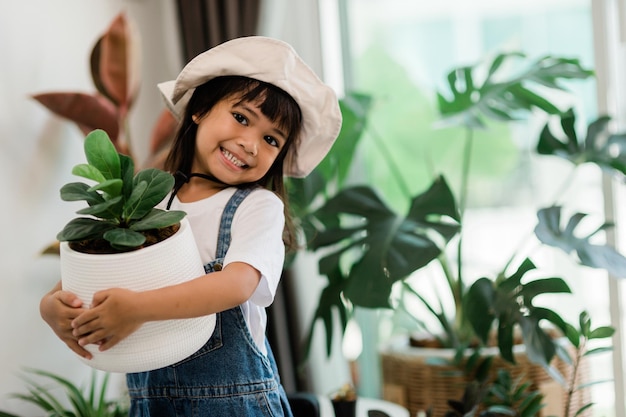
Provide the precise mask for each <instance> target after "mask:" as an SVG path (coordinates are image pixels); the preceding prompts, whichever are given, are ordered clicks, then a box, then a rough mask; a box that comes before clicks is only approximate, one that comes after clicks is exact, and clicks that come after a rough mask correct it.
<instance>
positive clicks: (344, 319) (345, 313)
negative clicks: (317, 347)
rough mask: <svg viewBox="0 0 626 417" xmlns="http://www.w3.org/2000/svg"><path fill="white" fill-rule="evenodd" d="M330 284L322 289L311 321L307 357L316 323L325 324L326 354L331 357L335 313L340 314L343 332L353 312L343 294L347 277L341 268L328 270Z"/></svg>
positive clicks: (306, 348) (306, 350) (306, 347)
mask: <svg viewBox="0 0 626 417" xmlns="http://www.w3.org/2000/svg"><path fill="white" fill-rule="evenodd" d="M326 275H327V277H328V285H327V286H326V287H325V288H324V289H323V290H322V292H321V294H320V297H319V302H318V304H317V308H316V309H315V313H314V315H313V320H312V321H311V326H310V328H309V333H308V337H307V342H306V346H305V357H308V355H309V352H310V349H311V344H312V342H313V335H314V332H315V324H316V323H317V322H318V321H321V322H322V323H323V324H324V330H325V334H326V355H327V356H328V357H330V355H331V353H332V340H333V335H334V332H335V330H334V329H335V314H334V313H333V312H336V313H337V314H338V315H339V323H340V325H341V333H342V334H343V332H344V331H345V329H346V326H347V325H348V320H349V318H350V315H351V314H352V309H351V307H350V306H347V305H346V304H345V303H344V301H343V299H342V296H341V294H342V293H343V291H344V289H345V284H346V282H347V280H346V277H345V276H344V275H343V273H342V272H341V270H340V269H339V268H338V267H337V268H335V269H334V270H332V271H328V272H327V274H326Z"/></svg>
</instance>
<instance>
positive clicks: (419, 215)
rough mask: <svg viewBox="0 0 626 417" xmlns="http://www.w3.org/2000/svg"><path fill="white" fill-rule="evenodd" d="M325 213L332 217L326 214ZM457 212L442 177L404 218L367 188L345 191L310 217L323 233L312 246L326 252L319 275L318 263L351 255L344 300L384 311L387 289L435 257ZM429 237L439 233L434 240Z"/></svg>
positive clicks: (451, 233) (453, 227) (451, 230)
mask: <svg viewBox="0 0 626 417" xmlns="http://www.w3.org/2000/svg"><path fill="white" fill-rule="evenodd" d="M330 213H333V214H335V216H336V217H330V216H328V214H330ZM457 213H458V212H457V210H456V206H455V203H454V198H453V196H452V192H451V190H450V188H449V187H448V185H447V184H446V182H445V180H444V179H443V178H439V179H437V180H436V181H435V182H434V183H433V184H432V185H431V187H430V188H429V189H428V190H426V191H425V192H424V193H423V194H421V195H418V196H416V197H415V198H414V199H413V201H412V206H411V209H410V210H409V214H408V215H407V216H406V217H404V218H402V217H399V216H397V215H396V214H395V213H394V212H393V211H392V210H390V209H389V208H388V207H387V206H386V205H385V204H384V203H383V202H382V200H380V198H379V197H378V195H377V194H376V193H375V192H374V190H372V189H371V188H369V187H349V188H345V189H343V190H341V191H340V192H339V193H338V194H337V195H336V196H334V197H333V198H331V199H329V200H328V201H327V202H326V204H325V205H324V206H323V207H321V208H320V209H319V210H318V211H317V212H316V213H314V215H315V216H316V217H317V218H318V220H320V221H321V222H322V223H324V226H325V227H326V229H325V230H321V231H319V232H318V234H317V235H316V236H315V238H314V240H313V242H312V243H311V247H312V248H314V249H319V248H322V247H328V249H329V250H328V251H327V252H325V253H327V254H326V256H325V257H324V258H322V259H321V260H320V272H322V273H323V271H324V268H323V267H322V265H323V264H324V263H326V262H328V261H329V259H333V260H336V262H339V260H338V259H339V258H341V257H343V256H353V255H354V256H356V257H357V260H356V261H355V262H354V263H353V264H352V265H353V266H352V268H351V269H350V271H349V272H348V282H347V283H346V286H345V292H344V296H346V297H347V298H348V299H349V300H350V301H351V302H353V303H354V304H355V305H360V306H364V307H373V308H376V307H389V294H390V292H391V287H392V285H393V284H394V283H395V282H396V281H398V280H401V279H403V278H405V277H407V276H408V275H409V274H410V273H412V272H413V271H415V270H416V269H419V268H421V267H422V266H424V265H426V264H428V263H429V262H431V261H432V260H433V259H435V258H436V257H437V256H439V254H440V253H441V250H442V247H443V246H444V245H445V243H446V242H447V240H449V239H450V238H451V237H452V236H454V234H455V233H456V231H457V230H458V228H459V225H458V223H456V222H455V220H454V219H452V218H451V217H450V214H452V215H453V216H455V217H458V216H457ZM340 216H346V217H349V218H351V219H352V220H353V222H351V224H349V225H348V226H342V225H341V224H340V223H339V222H338V221H337V220H336V219H338V218H339V217H340ZM329 218H330V221H329V220H328V219H329ZM433 235H439V236H438V239H437V238H435V237H434V236H433ZM355 252H356V253H355Z"/></svg>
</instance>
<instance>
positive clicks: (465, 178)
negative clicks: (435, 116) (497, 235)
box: [453, 127, 474, 315]
mask: <svg viewBox="0 0 626 417" xmlns="http://www.w3.org/2000/svg"><path fill="white" fill-rule="evenodd" d="M465 133H466V134H465V146H464V148H463V165H462V170H461V188H460V190H459V215H460V218H461V233H459V242H458V245H457V282H456V289H455V288H453V293H458V294H459V299H460V297H461V295H462V294H463V271H462V265H463V261H462V259H463V218H464V216H465V209H466V206H467V192H468V188H469V175H470V165H471V162H472V148H473V144H474V130H473V129H471V128H469V127H468V128H467V129H465ZM458 314H459V312H457V315H458Z"/></svg>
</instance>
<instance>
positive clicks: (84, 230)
mask: <svg viewBox="0 0 626 417" xmlns="http://www.w3.org/2000/svg"><path fill="white" fill-rule="evenodd" d="M115 227H116V226H115V225H114V224H111V223H109V222H106V221H102V220H96V219H92V218H88V217H78V218H75V219H72V220H70V221H69V223H67V224H66V225H65V227H64V228H63V230H61V231H60V232H59V233H58V234H57V240H59V241H61V242H66V241H69V242H72V241H77V240H83V239H91V238H94V237H97V236H100V235H101V234H102V233H103V232H104V231H107V230H110V229H113V228H115Z"/></svg>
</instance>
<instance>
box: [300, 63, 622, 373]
mask: <svg viewBox="0 0 626 417" xmlns="http://www.w3.org/2000/svg"><path fill="white" fill-rule="evenodd" d="M592 75H593V72H592V71H591V70H589V69H586V68H584V67H582V66H581V64H580V63H579V61H578V60H577V59H573V58H565V57H556V56H544V57H541V58H539V59H536V60H530V59H528V58H527V57H526V56H525V55H524V54H522V53H518V52H514V53H500V54H496V55H495V56H494V57H492V58H488V59H485V60H484V62H479V63H478V64H476V65H473V66H463V67H458V68H455V69H453V70H452V71H450V72H449V73H448V74H447V76H446V81H447V89H446V91H445V92H439V93H438V94H437V98H438V106H439V112H440V115H441V117H440V120H439V122H438V125H437V126H436V128H437V129H447V128H451V127H455V128H458V127H461V128H462V129H464V131H465V137H464V142H463V146H461V147H458V148H457V150H458V152H460V153H461V156H462V158H461V160H462V166H461V177H460V183H459V185H458V186H457V187H451V186H449V184H448V181H447V180H446V177H445V175H442V174H440V173H436V172H434V173H433V177H434V178H435V179H434V181H433V182H432V183H431V185H430V186H429V187H428V188H427V189H426V191H424V192H422V193H419V194H417V195H412V193H410V192H409V190H410V189H411V186H410V184H407V183H406V182H405V180H404V179H405V178H407V176H408V177H409V178H410V174H409V173H407V171H409V172H410V171H411V170H412V169H413V167H412V166H410V165H409V166H407V165H406V164H403V165H400V164H397V163H396V162H395V161H394V158H393V156H392V153H391V152H390V149H389V143H390V141H389V138H385V137H384V135H380V134H378V132H377V129H376V128H375V126H371V125H370V124H369V120H368V112H369V109H370V107H371V106H372V100H376V97H370V96H367V95H361V94H358V93H353V94H348V95H347V96H346V97H345V98H344V99H343V100H342V101H341V109H342V112H343V115H344V126H343V128H342V131H341V135H340V138H339V140H338V141H337V145H336V146H335V147H334V148H333V149H332V151H331V153H330V155H329V156H328V157H327V158H326V159H325V160H324V162H323V164H322V165H320V167H318V169H317V170H316V171H315V172H314V173H313V174H312V175H311V176H309V177H308V178H306V179H304V180H296V181H292V183H291V185H292V187H291V190H292V193H293V196H292V197H293V198H292V201H295V203H294V204H293V205H294V206H295V208H296V214H297V216H296V217H297V218H298V219H300V220H301V226H302V229H303V231H304V239H305V242H306V245H307V250H309V251H311V252H315V253H316V254H317V255H318V256H319V272H320V274H322V275H324V276H325V277H326V279H327V280H328V282H327V286H326V287H325V288H324V289H323V291H322V293H321V296H320V298H319V303H318V306H317V309H316V311H315V315H314V318H313V320H312V323H311V326H310V328H309V334H308V341H307V343H308V344H307V346H310V343H311V341H312V339H313V336H314V331H315V327H314V325H315V323H316V322H318V321H320V322H322V323H323V325H324V330H325V336H326V342H327V343H326V347H327V353H328V354H329V355H330V352H331V345H332V338H333V334H334V332H335V329H334V326H335V325H336V323H337V321H336V320H335V318H336V317H339V320H338V322H339V326H341V331H342V333H343V332H345V329H346V326H347V323H348V321H349V320H350V319H351V317H352V315H353V313H354V309H355V308H357V307H364V308H382V309H392V310H395V311H396V312H405V313H408V309H407V308H406V305H407V303H414V302H415V300H417V302H419V303H422V304H423V305H424V306H425V307H426V309H427V311H429V312H430V313H431V314H432V315H433V317H435V318H436V321H437V322H438V324H439V326H438V327H437V328H431V327H429V325H428V324H427V323H426V321H425V320H421V319H418V318H417V317H415V316H411V315H410V313H409V314H407V315H408V316H410V317H411V320H413V321H414V323H416V324H417V325H418V327H419V328H421V329H422V330H424V331H425V332H426V333H427V334H428V335H430V337H432V338H435V339H437V343H438V345H439V346H441V347H452V348H455V349H464V348H467V347H469V346H475V345H477V344H479V345H486V344H488V343H489V342H490V341H493V340H495V341H496V344H497V345H498V347H499V351H500V354H501V355H502V356H503V357H504V358H505V359H507V360H510V361H513V360H514V359H513V355H512V348H513V345H514V344H515V343H518V342H523V343H524V344H525V345H526V349H527V352H528V355H529V356H530V357H531V358H532V359H533V361H535V362H537V363H540V364H542V365H544V366H546V367H548V366H549V364H550V361H551V360H552V358H553V357H554V355H555V353H556V349H557V347H556V340H555V339H554V337H553V335H550V334H548V333H547V332H546V331H545V330H544V327H545V326H544V325H545V324H546V322H550V323H551V324H552V325H553V326H555V327H556V328H558V329H560V330H561V331H562V333H565V332H566V331H567V325H566V323H565V321H564V320H563V319H562V318H561V317H560V315H559V314H558V313H557V312H556V311H554V310H553V309H550V308H548V307H543V306H539V305H538V304H537V303H536V300H535V298H536V297H538V296H540V295H544V294H559V293H569V292H571V290H570V288H569V286H568V284H567V282H566V280H565V279H563V278H561V277H554V276H547V277H546V276H544V277H541V276H540V275H539V274H540V273H541V270H540V269H539V268H537V266H536V265H535V263H534V262H533V261H532V260H531V258H530V256H531V255H532V253H531V252H532V251H526V250H523V248H524V247H525V246H524V245H520V248H519V249H518V250H516V251H515V252H514V253H512V254H511V256H510V257H509V259H503V260H502V269H501V272H498V273H496V274H494V275H488V276H483V277H480V276H478V277H476V276H474V273H473V272H472V273H470V272H469V271H467V270H466V266H465V265H466V263H468V262H470V263H471V260H468V259H466V258H465V257H464V255H463V253H464V248H463V236H464V235H463V234H464V233H466V231H464V229H463V224H464V223H463V220H464V216H465V211H466V204H467V197H468V193H469V191H470V184H471V178H472V177H471V172H472V166H471V162H472V160H473V149H474V141H475V136H476V133H477V132H478V131H480V130H485V129H489V128H491V127H492V126H494V125H496V126H497V124H498V123H506V124H513V123H527V120H528V118H529V116H537V115H547V116H548V117H549V121H548V122H546V124H545V127H544V129H543V130H542V133H541V138H540V140H539V143H538V145H537V148H536V153H537V154H538V155H547V156H555V157H559V158H564V159H565V160H567V161H570V162H571V163H573V164H574V169H573V170H572V172H571V173H570V178H568V179H567V180H566V181H565V183H564V185H563V186H561V187H558V188H560V191H559V194H558V195H557V196H556V197H555V198H554V200H553V201H554V203H553V204H552V205H551V206H549V207H547V208H542V209H539V210H538V211H537V226H536V228H535V233H536V235H535V236H536V239H535V242H536V243H543V244H544V245H547V246H553V247H556V248H558V249H561V250H563V251H564V252H566V253H567V254H569V255H573V258H575V260H576V262H578V263H579V264H580V265H582V266H585V267H593V268H601V269H604V270H606V271H608V272H609V273H611V274H612V275H613V276H616V277H620V278H621V277H626V269H625V266H626V258H624V257H623V256H622V255H621V254H619V253H618V252H616V251H615V249H614V248H613V247H611V245H609V244H598V243H597V241H598V238H601V237H602V233H603V232H605V231H606V230H608V229H610V228H611V227H612V224H611V222H610V221H604V220H601V221H600V223H599V225H597V226H596V227H595V229H594V230H593V231H592V232H591V233H587V234H586V235H585V236H583V237H580V236H579V235H580V231H579V229H580V228H579V227H578V226H579V225H580V223H581V222H582V220H583V219H585V218H586V217H587V215H586V214H584V213H574V214H573V215H571V217H570V219H567V220H564V219H565V217H566V215H567V214H568V213H567V210H566V209H565V208H564V207H562V206H561V205H559V198H560V196H561V193H562V192H564V190H565V189H566V188H567V187H568V186H571V185H572V180H573V178H574V176H575V170H576V169H575V168H577V167H579V166H581V165H583V164H585V163H591V164H595V165H597V166H598V167H600V168H601V169H603V170H605V172H607V173H609V174H610V175H612V176H616V177H621V176H623V174H624V173H626V165H625V162H626V155H625V154H624V148H625V143H626V142H624V135H622V134H613V133H612V132H611V131H610V129H609V120H610V119H609V117H606V116H602V117H600V118H598V119H597V120H595V121H593V122H591V123H590V124H589V126H588V128H587V132H586V135H578V134H577V133H576V126H577V123H576V119H575V115H574V112H573V110H572V109H569V108H563V105H562V104H561V105H558V104H557V103H559V102H561V100H560V99H561V98H562V96H563V95H565V96H566V95H567V88H566V87H565V85H566V82H567V81H576V80H585V79H587V78H589V77H591V76H592ZM555 93H558V94H559V95H560V96H559V97H558V98H559V99H555V98H554V97H555ZM553 125H559V126H560V131H559V132H558V133H553ZM437 129H435V128H433V132H435V131H436V130H437ZM443 131H444V132H445V130H443ZM365 132H367V137H368V138H369V139H371V140H372V141H373V143H374V145H375V146H376V148H377V151H378V152H377V155H378V161H379V163H378V164H377V165H378V168H379V169H380V167H381V166H382V165H384V166H385V167H386V168H387V172H388V176H387V178H389V179H391V180H393V181H394V185H397V186H398V188H400V189H402V190H404V195H405V201H406V204H405V207H406V210H407V211H406V214H405V215H401V214H398V213H397V212H396V211H395V210H393V209H392V208H390V205H388V204H386V202H385V201H383V199H382V198H381V197H380V193H379V190H380V188H383V187H385V188H386V187H388V186H389V184H362V183H361V182H360V181H359V178H358V175H356V176H354V170H355V168H354V166H353V165H358V160H357V159H356V156H355V155H356V154H355V152H356V150H357V148H358V147H359V143H360V140H361V138H362V136H363V134H364V133H365ZM438 135H441V131H439V133H438ZM496 157H497V156H494V158H496ZM416 160H417V155H416ZM356 169H357V170H358V168H356ZM351 170H352V171H351ZM433 171H435V170H433ZM351 172H352V175H353V177H352V178H350V174H351ZM355 178H356V180H355ZM545 181H551V179H550V178H546V179H545ZM355 183H356V184H357V185H353V184H355ZM555 185H556V184H555ZM454 190H457V191H456V192H455V191H454ZM532 235H533V234H532V230H530V231H529V239H531V240H532V239H533V236H532ZM537 247H540V245H537ZM431 263H434V264H437V266H438V268H436V269H435V271H437V269H438V272H435V273H436V274H438V275H441V277H442V279H444V280H445V282H446V283H447V285H446V287H447V290H446V291H449V293H448V294H439V295H438V298H439V301H438V302H437V303H433V302H432V301H428V300H427V299H426V298H425V297H424V296H422V295H421V293H420V290H419V287H418V285H415V284H413V283H409V282H408V281H406V279H407V278H408V277H409V276H410V275H411V274H412V273H414V272H415V271H418V270H420V269H422V268H424V267H425V266H427V265H428V266H429V267H430V268H432V265H430V264H431ZM396 284H398V285H396ZM447 298H452V299H453V300H454V302H453V303H452V308H447V307H444V302H443V300H444V299H447ZM494 332H495V333H497V334H496V335H495V337H494V336H493V333H494ZM518 332H519V333H521V340H520V338H518V337H517V334H518Z"/></svg>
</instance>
